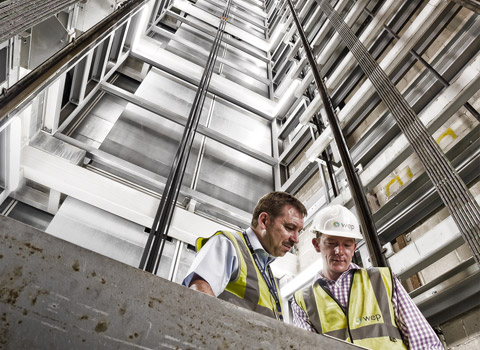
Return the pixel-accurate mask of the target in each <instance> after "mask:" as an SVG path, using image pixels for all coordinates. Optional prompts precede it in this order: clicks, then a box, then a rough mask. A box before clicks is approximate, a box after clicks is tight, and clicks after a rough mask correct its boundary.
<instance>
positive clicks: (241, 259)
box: [183, 192, 307, 320]
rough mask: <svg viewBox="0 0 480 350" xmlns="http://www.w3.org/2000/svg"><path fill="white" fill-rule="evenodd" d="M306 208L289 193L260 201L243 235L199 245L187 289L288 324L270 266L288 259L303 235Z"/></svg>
mask: <svg viewBox="0 0 480 350" xmlns="http://www.w3.org/2000/svg"><path fill="white" fill-rule="evenodd" d="M306 215H307V210H306V209H305V206H304V205H303V204H302V203H301V202H300V201H299V200H298V199H296V198H295V197H294V196H292V195H290V194H288V193H286V192H270V193H268V194H266V195H265V196H263V197H262V198H260V200H259V201H258V203H257V205H256V207H255V209H254V211H253V217H252V221H251V225H250V227H249V228H248V229H246V230H245V231H243V232H227V231H218V232H216V233H215V234H214V235H213V236H211V237H210V238H199V239H198V240H197V242H196V245H197V252H198V254H197V256H196V257H195V260H194V262H193V264H192V266H191V267H190V270H189V272H188V273H187V276H186V277H185V279H184V280H183V284H184V285H185V286H188V287H190V288H192V289H195V290H198V291H201V292H203V293H205V294H208V295H211V296H216V297H218V298H220V299H223V300H227V301H229V302H231V303H233V304H236V305H239V306H242V307H244V308H246V309H249V310H252V311H256V312H259V313H261V314H264V315H267V316H270V317H275V318H277V319H280V320H282V319H283V317H282V303H281V297H280V295H279V292H278V286H277V283H276V281H275V279H274V278H273V275H272V272H271V269H270V263H271V262H272V261H273V260H274V259H275V257H279V256H284V255H285V254H286V253H287V252H288V251H289V250H290V249H291V248H292V247H293V245H294V244H295V243H297V242H298V234H299V232H300V231H301V230H302V229H303V218H304V217H305V216H306Z"/></svg>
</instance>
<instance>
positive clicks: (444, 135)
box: [385, 128, 457, 197]
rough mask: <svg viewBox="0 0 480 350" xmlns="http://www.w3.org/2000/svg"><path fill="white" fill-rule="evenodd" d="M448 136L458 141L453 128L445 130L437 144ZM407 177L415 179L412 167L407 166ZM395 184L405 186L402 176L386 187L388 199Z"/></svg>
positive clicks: (396, 177) (395, 178) (392, 180)
mask: <svg viewBox="0 0 480 350" xmlns="http://www.w3.org/2000/svg"><path fill="white" fill-rule="evenodd" d="M446 136H451V137H452V139H456V138H457V134H455V132H454V131H453V130H452V129H451V128H448V129H447V130H445V132H444V133H443V134H441V135H440V136H439V137H438V138H437V144H440V141H442V140H443V138H444V137H446ZM407 176H408V177H409V178H412V177H413V174H412V170H410V167H408V166H407ZM395 182H398V184H399V185H400V186H403V181H402V179H401V178H400V176H398V175H396V176H395V177H394V178H393V179H391V180H390V181H389V182H388V184H387V185H386V186H385V194H386V195H387V197H390V196H391V195H392V194H391V193H390V186H392V185H393V184H394V183H395Z"/></svg>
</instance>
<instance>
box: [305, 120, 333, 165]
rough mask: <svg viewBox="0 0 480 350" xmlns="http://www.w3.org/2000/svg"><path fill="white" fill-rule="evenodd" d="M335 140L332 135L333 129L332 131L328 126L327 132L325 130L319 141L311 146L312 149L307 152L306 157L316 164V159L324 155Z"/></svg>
mask: <svg viewBox="0 0 480 350" xmlns="http://www.w3.org/2000/svg"><path fill="white" fill-rule="evenodd" d="M332 140H333V135H332V129H330V126H327V128H326V129H325V130H323V132H322V134H321V135H320V137H319V138H318V139H316V140H315V142H314V143H313V145H311V146H310V148H309V149H308V150H307V152H306V154H305V155H306V156H307V159H308V161H309V162H314V161H315V159H317V157H318V156H319V155H320V153H322V152H323V151H324V150H325V148H327V147H328V145H329V144H330V143H331V142H332Z"/></svg>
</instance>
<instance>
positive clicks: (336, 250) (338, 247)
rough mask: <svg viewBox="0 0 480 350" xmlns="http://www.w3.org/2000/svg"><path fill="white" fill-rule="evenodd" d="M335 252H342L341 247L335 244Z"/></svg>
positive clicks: (338, 253)
mask: <svg viewBox="0 0 480 350" xmlns="http://www.w3.org/2000/svg"><path fill="white" fill-rule="evenodd" d="M335 254H337V255H340V254H343V247H341V246H339V245H337V246H336V247H335Z"/></svg>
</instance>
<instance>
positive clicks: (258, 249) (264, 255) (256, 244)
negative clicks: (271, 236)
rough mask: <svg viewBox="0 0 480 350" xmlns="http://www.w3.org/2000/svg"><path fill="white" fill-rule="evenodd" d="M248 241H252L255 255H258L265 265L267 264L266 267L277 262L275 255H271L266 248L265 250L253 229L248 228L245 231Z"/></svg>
mask: <svg viewBox="0 0 480 350" xmlns="http://www.w3.org/2000/svg"><path fill="white" fill-rule="evenodd" d="M245 232H246V234H247V236H248V239H249V240H250V244H251V245H252V248H253V250H254V251H255V253H257V254H258V256H259V257H260V259H261V260H262V262H263V263H266V265H268V264H270V263H271V262H273V261H274V260H275V257H274V256H273V255H270V254H269V253H268V252H267V251H266V250H265V248H263V246H262V243H260V241H259V239H258V237H257V235H256V234H255V232H254V231H253V230H252V228H251V227H249V228H247V229H246V230H245Z"/></svg>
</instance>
